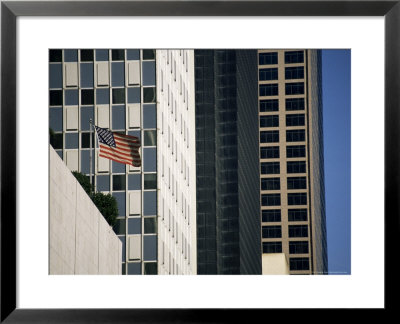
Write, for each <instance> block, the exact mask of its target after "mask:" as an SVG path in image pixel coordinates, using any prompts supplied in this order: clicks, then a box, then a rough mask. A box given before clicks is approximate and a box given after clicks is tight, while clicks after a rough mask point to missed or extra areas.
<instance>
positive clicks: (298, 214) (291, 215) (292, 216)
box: [288, 208, 307, 222]
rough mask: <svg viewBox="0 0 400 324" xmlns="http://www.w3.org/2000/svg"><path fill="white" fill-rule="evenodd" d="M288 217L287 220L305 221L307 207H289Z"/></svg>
mask: <svg viewBox="0 0 400 324" xmlns="http://www.w3.org/2000/svg"><path fill="white" fill-rule="evenodd" d="M288 219H289V222H302V221H307V209H305V208H303V209H289V210H288Z"/></svg>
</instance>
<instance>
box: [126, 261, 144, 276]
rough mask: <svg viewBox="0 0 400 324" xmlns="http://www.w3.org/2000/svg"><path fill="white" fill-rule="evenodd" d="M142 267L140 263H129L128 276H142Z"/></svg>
mask: <svg viewBox="0 0 400 324" xmlns="http://www.w3.org/2000/svg"><path fill="white" fill-rule="evenodd" d="M141 274H142V266H141V263H139V262H133V263H128V275H141Z"/></svg>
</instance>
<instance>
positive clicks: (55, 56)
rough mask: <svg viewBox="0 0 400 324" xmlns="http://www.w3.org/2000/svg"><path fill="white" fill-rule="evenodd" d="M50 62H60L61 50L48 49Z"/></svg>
mask: <svg viewBox="0 0 400 324" xmlns="http://www.w3.org/2000/svg"><path fill="white" fill-rule="evenodd" d="M49 61H50V62H62V50H50V51H49Z"/></svg>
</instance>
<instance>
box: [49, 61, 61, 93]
mask: <svg viewBox="0 0 400 324" xmlns="http://www.w3.org/2000/svg"><path fill="white" fill-rule="evenodd" d="M49 85H50V88H62V87H63V79H62V64H50V66H49Z"/></svg>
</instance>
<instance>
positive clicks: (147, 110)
mask: <svg viewBox="0 0 400 324" xmlns="http://www.w3.org/2000/svg"><path fill="white" fill-rule="evenodd" d="M143 127H144V128H156V127H157V116H156V105H153V104H151V105H143Z"/></svg>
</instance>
